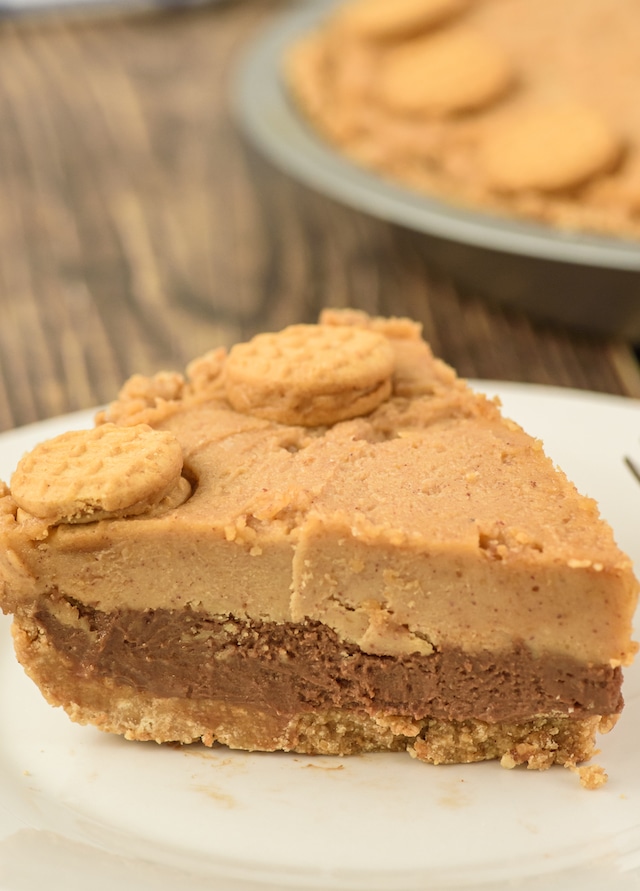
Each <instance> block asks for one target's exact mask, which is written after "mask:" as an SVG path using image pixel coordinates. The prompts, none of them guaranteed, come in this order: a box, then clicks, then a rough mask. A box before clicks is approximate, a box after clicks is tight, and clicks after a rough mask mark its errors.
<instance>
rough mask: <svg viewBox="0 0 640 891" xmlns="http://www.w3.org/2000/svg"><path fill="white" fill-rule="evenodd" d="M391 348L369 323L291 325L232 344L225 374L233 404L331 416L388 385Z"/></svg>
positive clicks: (322, 420)
mask: <svg viewBox="0 0 640 891" xmlns="http://www.w3.org/2000/svg"><path fill="white" fill-rule="evenodd" d="M393 368H394V359H393V350H392V348H391V346H390V345H389V342H388V341H387V339H386V338H385V337H384V336H383V335H381V334H377V333H375V332H373V331H365V330H362V329H359V328H354V327H351V326H348V327H347V326H345V327H333V326H323V325H292V326H291V327H289V328H285V329H284V331H280V332H278V333H276V334H259V335H258V336H257V337H254V338H253V340H251V341H249V343H243V344H238V345H236V346H235V347H233V349H232V350H231V352H230V354H229V359H228V361H227V365H226V369H225V376H226V386H227V398H228V399H229V402H230V403H231V405H232V406H233V407H234V408H235V409H236V411H240V412H244V413H247V414H252V415H256V416H257V417H260V418H266V419H267V420H270V421H277V422H278V423H281V424H290V425H298V424H300V425H303V426H307V427H315V426H321V425H325V424H335V423H336V422H338V421H342V420H345V419H347V418H355V417H358V416H359V415H364V414H368V413H369V412H371V411H373V409H374V408H376V407H377V406H378V405H380V403H381V402H383V401H384V400H385V399H388V397H389V395H390V393H391V377H392V374H393Z"/></svg>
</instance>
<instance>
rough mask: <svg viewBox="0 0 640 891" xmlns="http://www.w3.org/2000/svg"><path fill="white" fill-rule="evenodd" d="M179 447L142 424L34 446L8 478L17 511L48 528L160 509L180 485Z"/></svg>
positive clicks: (108, 427)
mask: <svg viewBox="0 0 640 891" xmlns="http://www.w3.org/2000/svg"><path fill="white" fill-rule="evenodd" d="M181 471H182V448H181V446H180V443H179V442H178V440H177V439H176V438H175V436H174V435H173V434H172V433H168V432H164V431H159V430H153V429H152V428H151V427H148V426H147V425H146V424H139V425H137V426H133V427H119V426H116V425H115V424H103V425H102V426H100V427H96V428H95V429H93V430H75V431H71V432H69V433H63V434H62V435H61V436H56V437H55V438H54V439H50V440H47V441H46V442H43V443H40V444H39V445H37V446H36V447H35V448H34V449H33V451H31V452H29V453H28V454H27V455H25V456H24V457H23V458H22V460H21V461H20V463H19V464H18V467H17V469H16V471H15V473H14V474H13V477H12V479H11V494H12V495H13V498H14V500H15V501H16V503H17V504H18V506H19V507H20V508H22V509H23V510H25V511H27V512H28V513H30V514H33V516H36V517H39V518H41V519H44V520H47V522H50V523H84V522H91V521H93V520H98V519H103V518H105V517H117V516H132V515H135V514H140V513H144V511H146V510H149V509H150V508H152V507H154V506H156V505H157V504H159V503H160V502H161V501H162V499H163V498H165V496H167V495H168V494H169V493H170V492H172V490H174V489H175V487H176V486H178V485H179V483H180V475H181Z"/></svg>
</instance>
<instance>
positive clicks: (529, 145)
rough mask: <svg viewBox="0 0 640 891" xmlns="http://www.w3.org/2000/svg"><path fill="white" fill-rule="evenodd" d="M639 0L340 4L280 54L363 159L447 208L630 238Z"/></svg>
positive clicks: (324, 129) (633, 230)
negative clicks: (462, 207)
mask: <svg viewBox="0 0 640 891" xmlns="http://www.w3.org/2000/svg"><path fill="white" fill-rule="evenodd" d="M638 33H640V8H639V7H638V5H637V3H635V2H634V0H562V2H561V3H558V2H556V0H475V2H469V0H456V2H454V0H450V2H446V0H402V2H394V3H389V2H387V0H345V2H340V3H334V4H328V6H327V14H326V16H324V18H323V19H322V20H321V21H320V22H319V24H318V26H317V28H316V29H315V30H313V31H311V32H310V33H309V34H307V35H305V36H304V37H302V38H301V39H299V40H298V41H297V42H296V43H295V44H294V45H293V46H292V47H290V49H289V51H288V52H287V54H286V58H285V59H283V68H284V78H285V80H286V84H287V88H288V91H289V93H290V95H291V97H292V99H293V101H294V103H295V105H296V107H297V109H298V110H299V111H300V112H301V113H302V114H303V115H304V116H305V117H306V118H307V119H308V121H309V123H310V125H311V126H312V127H313V128H314V129H315V130H316V131H317V132H318V133H319V134H320V135H321V136H322V137H323V138H325V139H327V140H328V142H329V143H331V144H332V145H333V146H335V147H336V148H337V149H338V150H339V151H341V152H343V153H344V154H345V155H346V156H348V157H349V158H351V159H352V160H355V161H356V162H358V163H359V164H362V165H364V166H366V167H369V168H372V169H374V170H375V171H377V172H379V173H382V174H383V175H384V176H385V177H388V178H390V179H391V180H396V181H398V182H400V183H402V184H404V185H407V186H409V187H411V188H415V189H417V190H418V191H421V192H424V193H426V194H429V195H431V196H435V197H438V198H442V199H444V200H446V201H449V202H452V203H454V204H461V205H467V206H471V207H475V208H476V209H481V210H486V211H489V212H492V213H498V214H503V215H504V214H506V215H509V216H517V217H524V218H529V219H533V220H537V221H540V222H544V223H549V224H551V225H553V226H557V227H560V228H562V229H568V230H577V231H591V232H598V233H607V234H613V235H619V236H623V237H625V238H632V239H634V238H637V237H639V236H640V104H639V103H638V102H637V97H636V93H637V84H638V82H640V54H638V52H637V35H638Z"/></svg>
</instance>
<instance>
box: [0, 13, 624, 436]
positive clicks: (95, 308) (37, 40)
mask: <svg viewBox="0 0 640 891" xmlns="http://www.w3.org/2000/svg"><path fill="white" fill-rule="evenodd" d="M286 6H287V3H286V2H284V0H229V2H226V3H220V4H212V5H210V6H208V7H204V8H200V9H197V10H193V9H192V10H186V9H183V10H178V11H173V12H159V13H150V14H142V15H137V16H129V17H122V16H120V17H118V16H110V17H108V18H93V19H84V20H83V19H71V18H69V17H68V16H63V15H60V14H58V15H51V16H48V17H47V18H46V19H29V20H21V21H18V20H15V19H11V18H7V19H4V20H2V21H1V22H0V430H7V429H9V428H11V427H14V426H19V425H22V424H26V423H29V422H32V421H37V420H40V419H44V418H46V417H51V416H54V415H58V414H61V413H65V412H68V411H73V410H76V409H81V408H87V407H90V406H93V405H96V404H99V403H103V402H105V401H108V400H109V399H111V398H112V397H113V396H114V395H115V393H116V391H117V390H118V388H119V387H120V385H121V384H122V382H123V381H124V380H125V379H126V378H127V377H128V376H129V375H130V374H132V373H134V372H142V373H145V374H150V373H153V372H155V371H158V370H160V369H165V368H171V369H182V368H183V367H184V365H185V364H186V362H188V361H189V360H190V359H191V358H192V357H194V356H196V355H197V354H199V353H202V352H204V351H206V350H207V349H209V348H211V347H213V346H217V345H219V344H231V343H233V342H235V341H237V340H239V339H244V338H247V337H248V336H251V335H252V334H254V333H255V332H256V331H258V330H261V329H275V328H278V327H281V326H283V325H286V324H289V323H292V322H298V321H312V320H314V319H315V318H316V317H317V314H318V312H319V310H320V309H321V308H322V307H323V306H354V307H358V308H363V309H366V310H368V311H371V312H376V313H383V314H395V315H410V316H412V317H414V318H416V319H419V320H420V321H421V322H423V324H424V330H425V334H426V336H427V338H428V339H429V340H430V341H431V343H432V345H433V348H434V350H435V352H436V353H438V354H439V355H441V356H442V357H443V358H444V359H446V360H447V361H448V362H450V363H451V364H453V365H454V366H455V367H456V368H457V369H458V371H459V372H460V373H461V374H462V375H464V376H469V377H481V378H493V379H503V380H516V381H531V382H537V383H543V384H555V385H561V386H571V387H577V388H583V389H591V390H598V391H603V392H607V393H616V394H623V395H628V396H634V397H640V370H639V368H638V362H637V360H636V358H635V356H634V352H633V349H632V347H631V346H630V345H629V344H626V343H623V342H614V341H611V340H606V339H602V338H599V337H594V336H587V335H584V334H579V333H576V332H571V331H566V330H558V329H555V328H553V327H551V326H545V325H540V324H535V323H534V322H532V321H531V320H529V319H528V318H526V317H523V316H521V315H519V314H517V313H515V312H507V311H502V310H498V309H492V308H490V307H489V306H488V305H486V304H485V303H484V302H483V301H482V300H481V299H480V298H478V297H477V296H474V295H473V294H466V295H461V294H460V293H458V292H457V291H456V289H455V288H454V286H453V285H452V284H451V282H449V281H448V280H446V278H443V277H442V276H441V275H439V274H437V273H436V272H435V271H434V270H433V269H432V268H430V266H429V264H428V262H427V260H426V259H425V257H424V255H423V253H422V251H421V250H420V239H421V236H419V235H417V234H415V233H411V232H407V231H404V230H403V229H401V228H400V227H397V226H395V225H392V224H388V223H386V222H383V221H380V220H375V219H371V218H369V217H367V216H365V215H364V214H361V213H359V212H356V211H354V210H352V209H349V208H347V207H343V206H341V205H340V204H338V203H335V202H334V201H332V200H330V199H329V198H327V197H324V196H323V195H320V194H316V193H314V192H312V191H310V190H308V189H306V188H305V187H303V186H302V185H299V184H298V183H296V182H294V181H292V180H290V179H289V178H288V177H287V176H286V175H285V174H284V173H282V172H280V171H279V170H276V169H275V168H273V167H272V166H271V165H270V164H269V163H268V162H267V161H266V160H264V159H263V158H261V157H260V156H259V154H258V153H257V152H256V151H255V150H254V149H252V148H251V147H250V146H248V145H247V144H246V142H245V140H244V139H243V137H242V135H241V133H240V132H239V130H238V127H237V125H236V123H235V121H234V118H233V114H232V110H231V109H230V103H229V85H230V82H231V78H232V77H233V71H234V65H235V64H236V62H237V59H238V57H239V55H240V54H241V53H242V51H243V50H244V48H245V46H246V45H247V42H248V41H249V40H250V39H251V37H252V36H253V35H254V34H256V33H257V30H258V29H259V28H260V27H262V26H263V25H265V24H266V23H267V22H268V21H269V20H270V19H271V18H272V17H273V16H274V15H275V14H277V13H278V12H280V11H282V10H283V9H284V8H285V7H286Z"/></svg>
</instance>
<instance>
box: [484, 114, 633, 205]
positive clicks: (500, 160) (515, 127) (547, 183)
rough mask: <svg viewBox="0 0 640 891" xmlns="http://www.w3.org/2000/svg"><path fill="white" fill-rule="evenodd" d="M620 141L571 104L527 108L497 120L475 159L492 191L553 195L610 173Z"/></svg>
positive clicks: (596, 116)
mask: <svg viewBox="0 0 640 891" xmlns="http://www.w3.org/2000/svg"><path fill="white" fill-rule="evenodd" d="M621 151H622V143H621V141H620V139H618V138H617V136H616V134H615V133H614V132H613V131H612V129H611V127H610V126H609V125H608V123H607V122H606V121H605V120H604V119H603V118H602V117H601V116H600V115H599V114H598V113H597V112H595V111H593V110H592V109H590V108H587V107H585V106H583V105H579V104H575V103H562V104H555V105H544V106H536V107H530V108H527V109H522V110H518V111H513V112H512V113H510V114H509V115H508V116H505V117H504V118H503V119H502V120H500V121H496V123H495V124H494V126H493V127H492V128H491V129H490V130H488V131H487V133H486V135H485V138H484V140H483V143H482V147H481V152H480V160H481V164H482V167H483V169H484V172H485V174H486V177H487V180H488V181H489V183H490V185H491V186H493V187H494V188H495V189H499V190H502V191H507V192H517V191H523V190H526V189H534V190H540V191H543V192H552V191H557V190H559V189H568V188H572V187H574V186H578V185H581V184H582V183H584V182H586V181H587V180H589V179H592V178H593V177H595V176H597V175H598V174H600V173H603V172H605V171H607V170H609V169H611V168H612V167H613V166H614V165H615V163H616V162H617V161H618V159H619V157H620V154H621Z"/></svg>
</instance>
